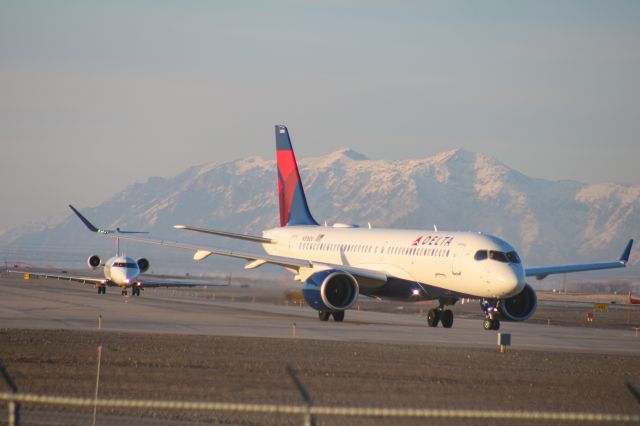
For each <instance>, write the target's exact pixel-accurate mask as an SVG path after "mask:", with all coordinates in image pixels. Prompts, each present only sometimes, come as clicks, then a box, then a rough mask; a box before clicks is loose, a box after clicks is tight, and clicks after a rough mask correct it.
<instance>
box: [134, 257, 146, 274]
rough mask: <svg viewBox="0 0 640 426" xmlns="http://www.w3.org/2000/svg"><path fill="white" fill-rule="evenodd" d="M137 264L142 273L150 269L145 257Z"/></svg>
mask: <svg viewBox="0 0 640 426" xmlns="http://www.w3.org/2000/svg"><path fill="white" fill-rule="evenodd" d="M136 262H137V263H138V269H140V273H143V272H146V271H147V269H149V261H148V260H147V259H145V258H144V257H141V258H140V259H138V260H136Z"/></svg>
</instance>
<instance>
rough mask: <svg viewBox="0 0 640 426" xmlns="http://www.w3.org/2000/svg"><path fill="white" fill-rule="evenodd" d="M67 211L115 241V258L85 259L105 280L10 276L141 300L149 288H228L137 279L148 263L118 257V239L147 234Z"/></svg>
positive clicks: (47, 276)
mask: <svg viewBox="0 0 640 426" xmlns="http://www.w3.org/2000/svg"><path fill="white" fill-rule="evenodd" d="M69 207H70V208H71V210H73V212H74V213H75V214H76V216H78V217H79V218H80V220H81V221H82V223H84V224H85V226H86V227H87V228H88V229H89V230H90V231H91V232H96V233H98V234H101V235H109V236H112V235H113V236H115V238H116V255H115V256H113V257H111V258H110V259H108V260H107V261H106V262H104V263H103V262H102V260H101V259H100V257H99V256H98V255H95V254H94V255H91V256H89V258H88V259H87V266H88V267H89V268H90V269H92V270H96V269H98V268H99V267H101V266H102V267H103V269H104V271H103V272H104V278H95V277H81V276H73V275H59V274H55V273H48V272H41V273H40V272H31V271H26V270H24V271H18V270H11V271H9V272H13V273H19V274H25V276H28V277H29V278H30V277H31V276H34V277H42V278H54V279H58V280H66V281H75V282H80V283H84V284H93V285H95V286H96V287H97V288H98V294H106V293H107V287H120V288H121V289H122V295H123V296H127V295H128V290H127V289H128V288H131V294H132V295H133V296H140V291H141V290H144V289H145V288H152V287H195V286H206V285H213V286H221V285H227V284H219V283H210V282H205V281H196V280H183V281H168V280H167V281H165V280H147V279H142V278H140V275H141V274H143V273H145V272H146V271H147V270H148V269H149V266H150V263H149V260H148V259H146V258H144V257H141V258H139V259H137V260H136V259H133V258H131V257H128V256H125V255H122V254H120V244H119V242H120V237H121V236H122V235H130V234H146V233H147V232H139V231H123V230H121V229H120V228H116V229H115V230H111V229H102V228H97V227H96V226H94V225H93V224H92V223H91V222H89V220H88V219H87V218H86V217H84V216H83V215H82V214H81V213H80V212H79V211H78V210H76V209H75V208H74V207H73V206H72V205H71V204H69Z"/></svg>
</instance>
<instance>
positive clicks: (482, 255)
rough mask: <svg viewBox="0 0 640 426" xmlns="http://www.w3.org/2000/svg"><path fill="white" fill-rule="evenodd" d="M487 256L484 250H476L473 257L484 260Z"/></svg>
mask: <svg viewBox="0 0 640 426" xmlns="http://www.w3.org/2000/svg"><path fill="white" fill-rule="evenodd" d="M487 257H488V254H487V251H486V250H478V251H477V252H476V255H475V256H474V257H473V258H474V259H475V260H485V259H486V258H487Z"/></svg>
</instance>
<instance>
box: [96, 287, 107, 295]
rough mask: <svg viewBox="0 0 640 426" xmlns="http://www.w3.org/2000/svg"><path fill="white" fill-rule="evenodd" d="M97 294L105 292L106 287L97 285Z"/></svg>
mask: <svg viewBox="0 0 640 426" xmlns="http://www.w3.org/2000/svg"><path fill="white" fill-rule="evenodd" d="M98 294H107V288H106V287H105V286H103V285H101V286H98Z"/></svg>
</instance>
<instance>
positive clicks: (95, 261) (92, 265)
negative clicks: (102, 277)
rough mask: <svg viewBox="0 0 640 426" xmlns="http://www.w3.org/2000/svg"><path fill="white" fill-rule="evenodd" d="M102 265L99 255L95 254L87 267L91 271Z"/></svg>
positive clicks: (88, 260)
mask: <svg viewBox="0 0 640 426" xmlns="http://www.w3.org/2000/svg"><path fill="white" fill-rule="evenodd" d="M100 265H102V261H101V260H100V257H99V256H98V255H97V254H94V255H93V256H90V257H89V258H88V259H87V266H88V267H89V268H91V269H96V268H97V267H98V266H100Z"/></svg>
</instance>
